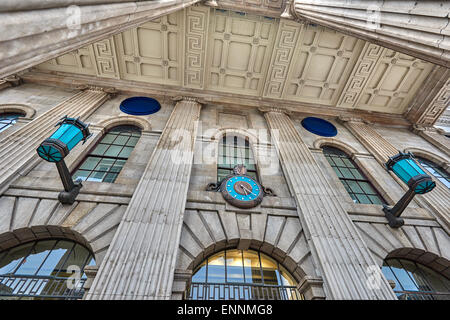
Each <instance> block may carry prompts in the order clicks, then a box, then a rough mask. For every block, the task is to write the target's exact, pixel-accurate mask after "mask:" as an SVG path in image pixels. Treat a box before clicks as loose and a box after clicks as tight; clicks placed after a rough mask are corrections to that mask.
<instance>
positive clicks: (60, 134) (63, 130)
mask: <svg viewBox="0 0 450 320" xmlns="http://www.w3.org/2000/svg"><path fill="white" fill-rule="evenodd" d="M50 139H56V140H59V141H61V142H62V143H64V144H65V145H66V146H67V149H68V150H69V151H70V150H72V149H73V147H75V146H76V145H77V143H78V142H80V141H81V140H82V139H83V132H82V131H81V129H80V128H78V127H77V126H75V125H73V124H71V123H63V124H62V125H61V126H60V127H59V128H58V130H56V131H55V132H54V133H53V134H52V135H51V137H50Z"/></svg>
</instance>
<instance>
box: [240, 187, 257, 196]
mask: <svg viewBox="0 0 450 320" xmlns="http://www.w3.org/2000/svg"><path fill="white" fill-rule="evenodd" d="M241 187H242V189H244V190H247V191H248V192H250V193H251V194H253V195H255V196H256V194H255V193H253V192H251V191H250V190H248V189H247V188H246V187H244V186H242V185H241Z"/></svg>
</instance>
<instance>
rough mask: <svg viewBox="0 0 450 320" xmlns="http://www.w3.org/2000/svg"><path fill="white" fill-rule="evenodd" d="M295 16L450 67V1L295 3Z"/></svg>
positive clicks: (296, 0)
mask: <svg viewBox="0 0 450 320" xmlns="http://www.w3.org/2000/svg"><path fill="white" fill-rule="evenodd" d="M294 8H295V13H294V14H295V16H296V18H298V19H304V20H307V21H311V22H313V23H317V24H320V25H323V26H326V27H329V28H332V29H334V30H338V31H340V32H343V33H348V34H352V35H354V36H356V37H359V38H362V39H365V40H368V41H371V42H375V43H377V44H380V45H382V46H384V47H388V48H391V49H393V50H396V51H399V52H402V53H405V54H408V55H412V56H414V57H417V58H420V59H424V60H427V61H430V62H433V63H436V64H440V65H443V66H446V67H450V24H449V12H450V2H448V1H403V2H399V1H395V0H386V1H377V0H368V1H347V0H294Z"/></svg>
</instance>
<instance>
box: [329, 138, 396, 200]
mask: <svg viewBox="0 0 450 320" xmlns="http://www.w3.org/2000/svg"><path fill="white" fill-rule="evenodd" d="M321 149H322V153H323V155H324V157H325V159H326V160H327V162H328V164H329V165H330V167H331V168H332V169H333V172H334V173H335V174H336V176H337V178H338V179H339V181H340V183H341V184H342V186H343V187H344V189H345V190H346V191H347V194H348V195H349V196H350V198H351V199H352V200H353V203H355V204H375V205H387V204H388V202H387V201H386V199H385V198H384V197H383V196H382V195H381V194H380V192H379V191H378V190H377V188H376V187H375V186H374V185H373V183H372V181H371V180H370V179H369V178H368V177H367V175H366V174H365V173H364V172H363V171H362V170H361V168H360V167H359V166H358V165H357V164H356V162H355V161H354V160H353V159H352V158H351V157H350V156H349V155H348V154H347V152H345V151H343V150H341V149H339V148H336V147H334V146H329V145H324V146H322V147H321ZM327 149H328V150H331V152H327V151H326V150H327ZM336 151H337V153H336ZM332 155H334V156H332ZM344 157H345V158H344ZM333 158H339V159H341V162H342V163H344V166H340V165H338V164H337V163H336V162H335V161H334V159H333ZM330 159H331V161H332V162H330ZM342 159H346V160H348V162H349V163H350V164H351V165H352V167H350V166H348V165H347V164H346V162H345V161H343V160H342ZM332 163H333V164H334V165H333V164H332ZM340 168H343V169H346V170H347V171H348V172H349V173H350V174H351V175H352V176H353V178H348V177H346V175H345V173H344V172H343V171H342V170H341V169H340ZM351 169H353V170H356V172H357V173H358V174H359V176H360V177H361V178H357V177H356V176H355V174H354V172H353V171H352V170H351ZM338 170H339V171H338ZM338 172H339V174H338ZM341 176H342V177H341ZM348 181H352V182H354V183H356V186H357V187H358V188H359V189H360V190H361V191H362V192H355V191H353V189H352V185H354V184H353V183H352V184H349V183H348ZM360 183H361V184H360ZM363 183H364V184H366V188H367V187H369V188H370V189H372V190H373V193H368V192H367V191H366V190H365V188H364V187H363ZM355 188H356V187H355ZM358 195H360V196H361V199H364V197H365V198H366V199H368V200H369V201H370V203H366V202H361V200H360V198H359V197H358ZM371 197H377V198H378V200H379V201H380V203H375V202H374V201H373V200H372V198H371Z"/></svg>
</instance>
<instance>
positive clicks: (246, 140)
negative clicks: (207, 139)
mask: <svg viewBox="0 0 450 320" xmlns="http://www.w3.org/2000/svg"><path fill="white" fill-rule="evenodd" d="M231 138H232V139H233V145H232V146H231V145H229V144H228V145H227V144H226V143H225V142H224V140H225V141H226V139H231ZM239 139H242V140H244V147H243V148H244V149H248V150H249V157H248V159H247V158H244V159H245V160H247V161H248V163H247V164H251V165H253V166H254V169H250V168H248V166H247V165H246V163H243V164H244V165H246V169H247V175H249V176H250V177H253V178H254V179H255V180H256V181H258V182H259V181H260V177H259V170H258V164H257V162H256V159H255V153H254V150H253V145H252V143H251V142H250V138H249V137H248V136H244V135H241V134H236V133H226V134H224V135H222V136H221V137H220V139H219V141H218V144H217V157H216V177H217V182H220V181H222V179H223V178H225V177H226V176H223V177H222V178H219V177H220V176H221V175H220V174H219V171H220V170H227V171H228V172H229V175H231V174H233V167H231V168H230V167H227V166H225V165H224V164H223V163H222V162H220V160H219V159H220V158H221V157H223V156H224V154H221V148H223V146H227V147H226V150H230V149H231V148H233V149H232V150H233V155H227V154H225V156H226V157H225V159H232V160H237V159H238V157H237V152H236V150H238V149H239V148H242V145H239V142H238V140H239ZM236 162H237V161H236ZM237 164H238V163H237ZM230 165H231V166H232V164H230Z"/></svg>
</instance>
